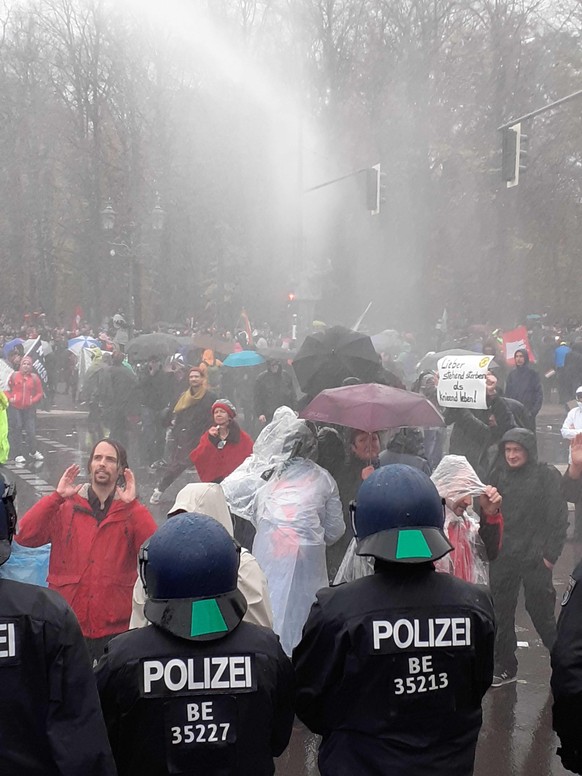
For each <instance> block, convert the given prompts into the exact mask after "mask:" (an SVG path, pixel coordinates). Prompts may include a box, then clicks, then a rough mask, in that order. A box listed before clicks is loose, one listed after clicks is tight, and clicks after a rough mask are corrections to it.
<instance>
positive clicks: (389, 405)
mask: <svg viewBox="0 0 582 776" xmlns="http://www.w3.org/2000/svg"><path fill="white" fill-rule="evenodd" d="M299 417H300V418H304V419H305V420H313V421H316V422H317V423H335V424H336V425H338V426H347V427H348V428H357V429H360V430H362V431H368V432H370V433H371V432H372V431H382V430H383V429H385V428H401V427H404V426H423V427H426V428H435V427H437V426H444V425H445V422H444V420H443V418H442V416H441V414H440V412H438V410H437V409H435V407H434V406H433V405H432V404H431V403H430V402H429V401H428V399H426V398H425V397H424V396H421V395H420V394H418V393H412V392H411V391H404V390H402V389H401V388H391V387H390V386H388V385H378V384H377V383H363V384H361V385H346V386H343V387H341V388H329V389H327V390H325V391H322V392H321V393H320V394H319V395H318V396H316V397H315V399H313V400H312V401H311V402H310V403H309V404H308V405H307V407H305V409H304V410H303V411H302V412H300V414H299Z"/></svg>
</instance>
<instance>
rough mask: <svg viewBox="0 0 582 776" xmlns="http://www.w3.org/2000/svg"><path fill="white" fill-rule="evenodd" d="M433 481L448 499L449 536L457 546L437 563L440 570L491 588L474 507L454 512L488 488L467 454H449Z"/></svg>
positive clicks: (435, 471)
mask: <svg viewBox="0 0 582 776" xmlns="http://www.w3.org/2000/svg"><path fill="white" fill-rule="evenodd" d="M431 480H432V481H433V482H434V484H435V486H436V489H437V490H438V492H439V494H440V496H441V497H442V498H444V499H445V533H446V534H447V536H448V539H449V541H450V543H451V544H452V545H453V547H454V550H453V551H452V552H450V553H449V554H448V555H445V557H444V558H441V559H440V560H438V561H437V562H436V563H435V567H436V569H437V570H438V571H444V572H446V573H448V574H453V575H454V576H456V577H459V578H460V579H464V580H466V581H467V582H474V583H477V584H480V585H487V584H488V583H489V564H488V562H487V555H486V552H485V546H484V544H483V541H482V539H481V537H480V536H479V519H478V518H477V517H476V516H475V514H474V512H473V510H472V509H471V508H469V509H467V510H465V512H464V513H463V515H461V516H458V515H456V514H455V513H454V512H453V509H452V507H453V506H454V505H455V504H456V503H457V502H458V501H459V499H461V498H463V497H464V496H471V497H477V496H480V495H481V494H482V493H484V492H485V485H484V484H483V483H482V482H481V480H480V479H479V477H477V474H476V473H475V470H474V469H473V467H472V466H471V464H470V463H469V462H468V461H467V459H466V458H465V456H463V455H446V456H445V457H444V458H443V459H442V461H441V462H440V463H439V465H438V466H437V468H436V469H435V470H434V472H433V473H432V477H431Z"/></svg>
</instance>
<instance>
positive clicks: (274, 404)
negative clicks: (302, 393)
mask: <svg viewBox="0 0 582 776" xmlns="http://www.w3.org/2000/svg"><path fill="white" fill-rule="evenodd" d="M253 399H254V409H255V415H256V416H257V418H258V417H260V416H261V415H264V416H265V417H266V419H267V423H270V422H271V421H272V420H273V413H274V412H275V410H276V409H277V408H278V407H291V409H292V410H293V409H295V407H296V405H297V400H296V398H295V391H294V390H293V382H292V380H291V377H290V376H289V374H287V372H285V371H284V370H283V369H282V368H279V371H278V372H275V373H274V372H271V370H270V369H266V370H265V371H264V372H261V374H260V375H259V376H258V377H257V379H256V381H255V386H254V389H253Z"/></svg>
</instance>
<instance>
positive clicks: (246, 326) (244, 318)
mask: <svg viewBox="0 0 582 776" xmlns="http://www.w3.org/2000/svg"><path fill="white" fill-rule="evenodd" d="M238 322H239V324H241V323H242V328H243V331H245V332H246V335H247V344H249V345H252V344H253V332H252V329H251V322H250V321H249V316H248V315H247V311H246V310H245V308H244V307H243V309H242V310H241V314H240V317H239V319H238Z"/></svg>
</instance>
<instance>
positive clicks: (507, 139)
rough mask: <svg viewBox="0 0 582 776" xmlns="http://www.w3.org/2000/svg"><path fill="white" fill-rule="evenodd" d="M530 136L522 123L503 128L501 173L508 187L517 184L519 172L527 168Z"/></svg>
mask: <svg viewBox="0 0 582 776" xmlns="http://www.w3.org/2000/svg"><path fill="white" fill-rule="evenodd" d="M527 144H528V137H527V135H524V134H523V133H522V131H521V124H514V125H513V126H512V127H507V128H506V129H504V130H503V143H502V149H501V175H502V178H503V180H504V181H505V185H506V186H507V188H508V189H510V188H511V187H512V186H517V184H518V183H519V173H520V171H521V172H523V171H524V170H525V168H526V159H527Z"/></svg>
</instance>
